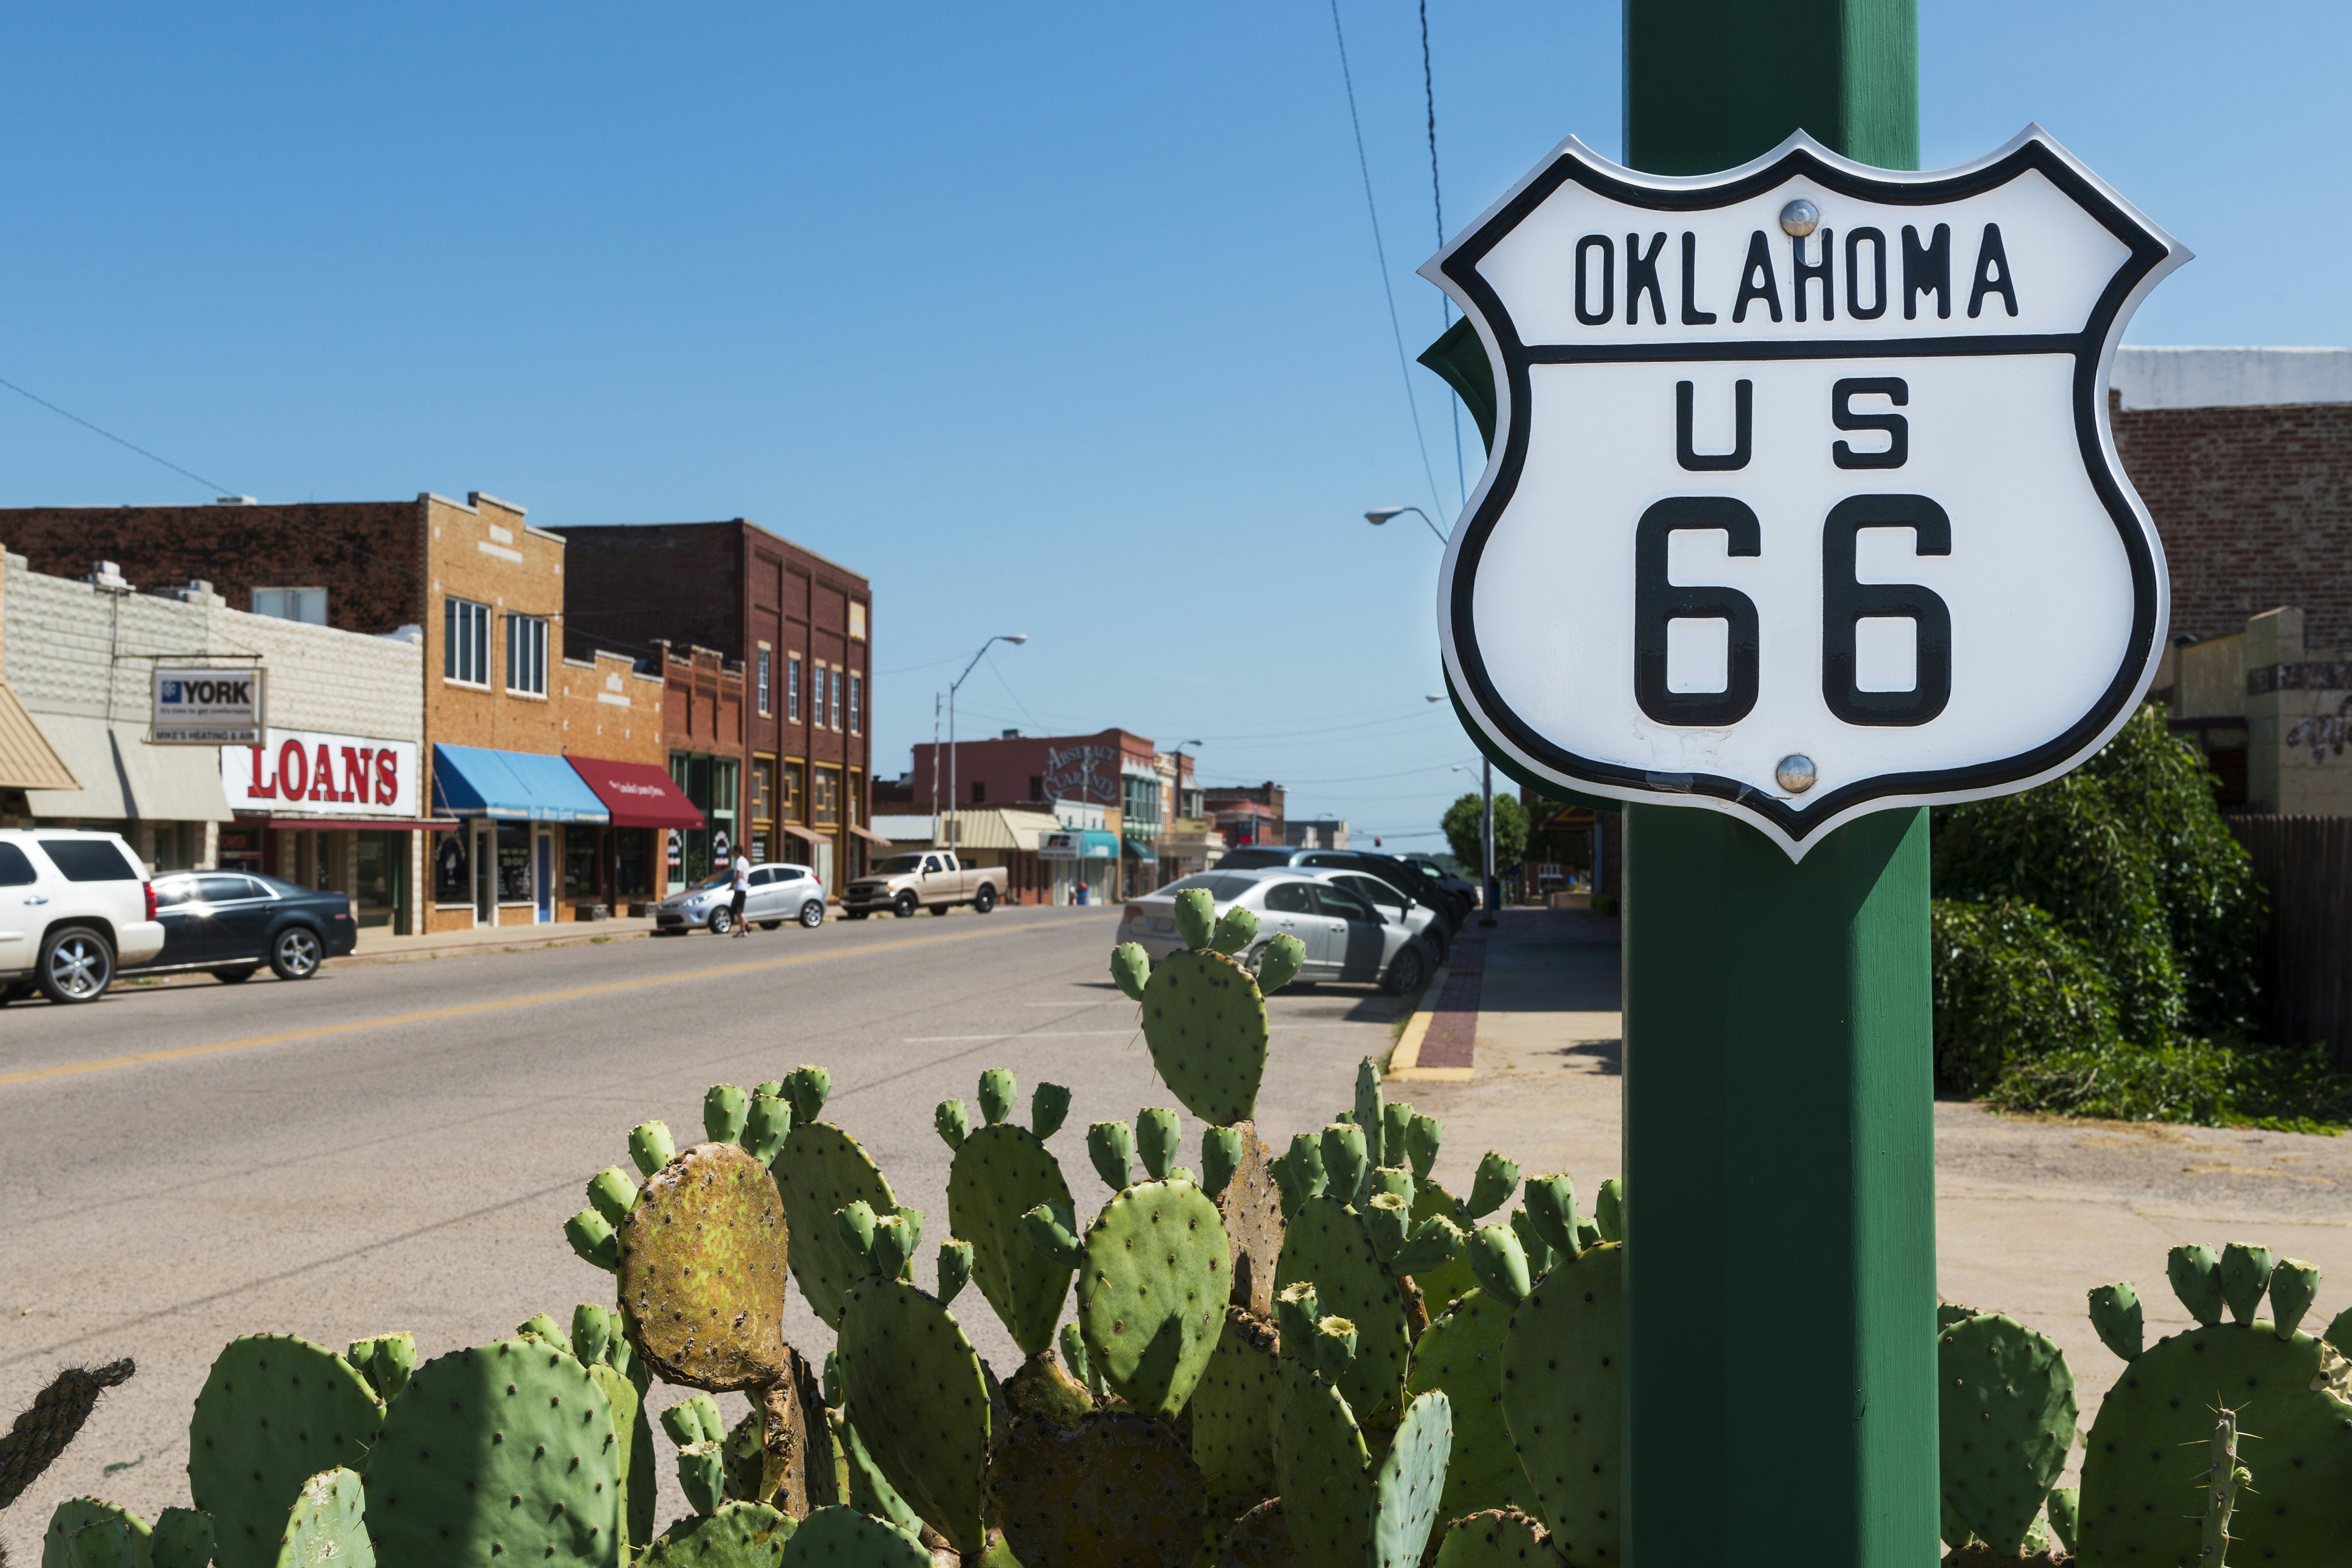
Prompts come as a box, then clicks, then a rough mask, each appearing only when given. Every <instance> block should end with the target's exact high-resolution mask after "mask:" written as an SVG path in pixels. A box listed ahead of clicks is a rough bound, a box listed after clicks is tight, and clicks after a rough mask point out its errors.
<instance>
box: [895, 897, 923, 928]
mask: <svg viewBox="0 0 2352 1568" xmlns="http://www.w3.org/2000/svg"><path fill="white" fill-rule="evenodd" d="M919 908H921V906H920V905H919V904H917V903H916V902H915V895H914V893H913V892H912V891H908V892H904V893H901V894H899V895H898V897H897V898H895V899H893V900H890V912H891V913H892V914H894V915H896V916H898V918H899V919H900V920H902V921H910V920H913V919H914V918H915V911H916V910H918V909H919Z"/></svg>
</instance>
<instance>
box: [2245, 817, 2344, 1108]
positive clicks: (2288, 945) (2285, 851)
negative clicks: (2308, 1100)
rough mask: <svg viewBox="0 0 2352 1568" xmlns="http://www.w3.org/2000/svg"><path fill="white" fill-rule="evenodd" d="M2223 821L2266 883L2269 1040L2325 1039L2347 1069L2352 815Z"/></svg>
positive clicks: (2263, 973) (2262, 961)
mask: <svg viewBox="0 0 2352 1568" xmlns="http://www.w3.org/2000/svg"><path fill="white" fill-rule="evenodd" d="M2227 820H2228V822H2229V824H2230V828H2231V831H2232V832H2233V833H2235V834H2236V835H2237V836H2238V841H2239V842H2240V843H2242V844H2243V845H2244V846H2245V847H2246V852H2247V853H2248V854H2249V855H2251V856H2252V858H2253V862H2254V870H2255V873H2256V874H2257V875H2258V876H2260V877H2261V878H2262V879H2263V886H2264V887H2265V888H2267V889H2270V895H2271V920H2270V927H2269V930H2268V931H2265V932H2264V934H2263V945H2262V950H2261V956H2260V957H2259V959H2258V960H2257V963H2259V964H2260V965H2261V968H2260V972H2259V973H2260V974H2261V977H2262V983H2263V997H2264V1000H2265V1001H2266V1002H2267V1003H2268V1005H2269V1009H2270V1037H2271V1038H2272V1039H2273V1040H2276V1041H2278V1042H2280V1043H2281V1044H2291V1045H2308V1044H2312V1043H2315V1042H2318V1041H2323V1040H2324V1041H2326V1043H2327V1045H2328V1047H2330V1049H2331V1051H2332V1053H2333V1054H2334V1056H2335V1058H2336V1063H2337V1064H2338V1065H2339V1066H2343V1067H2352V817H2347V816H2231V817H2229V818H2228V819H2227Z"/></svg>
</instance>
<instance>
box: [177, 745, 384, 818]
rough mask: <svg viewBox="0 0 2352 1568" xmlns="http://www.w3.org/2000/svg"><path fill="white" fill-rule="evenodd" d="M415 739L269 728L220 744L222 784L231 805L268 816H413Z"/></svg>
mask: <svg viewBox="0 0 2352 1568" xmlns="http://www.w3.org/2000/svg"><path fill="white" fill-rule="evenodd" d="M416 782H417V780H416V742H414V741H378V740H372V739H369V738H368V737H366V736H362V735H334V734H327V733H323V732H320V731H314V730H272V731H268V736H267V738H266V739H265V740H264V742H263V743H262V744H260V745H258V746H224V747H222V748H221V787H222V789H223V790H225V791H226V793H227V795H228V803H229V805H230V807H231V808H232V809H234V810H237V811H255V812H268V813H269V814H270V815H271V816H322V817H325V816H415V815H416V801H417V795H416Z"/></svg>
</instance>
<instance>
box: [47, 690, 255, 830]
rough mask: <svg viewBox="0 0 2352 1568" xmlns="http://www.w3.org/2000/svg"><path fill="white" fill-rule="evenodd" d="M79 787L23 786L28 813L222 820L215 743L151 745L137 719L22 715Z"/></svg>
mask: <svg viewBox="0 0 2352 1568" xmlns="http://www.w3.org/2000/svg"><path fill="white" fill-rule="evenodd" d="M30 717H31V718H32V720H33V721H34V722H35V723H36V724H37V725H38V726H39V727H40V731H41V733H42V734H44V735H46V736H47V738H48V740H49V742H50V743H51V744H52V745H53V746H54V747H55V748H56V749H57V752H58V755H59V756H60V757H62V758H63V759H64V760H65V763H66V765H67V766H68V768H69V769H71V771H72V776H73V777H74V779H75V780H76V781H78V783H79V788H76V789H36V790H27V791H26V802H27V804H29V805H31V807H32V810H33V815H34V816H76V817H81V818H83V819H85V820H88V821H93V822H118V821H123V820H130V819H136V820H142V821H147V822H228V821H231V820H233V819H234V817H233V814H232V813H231V812H230V811H229V808H228V795H227V794H226V792H225V791H223V790H222V788H221V780H220V748H219V747H218V746H151V745H149V744H148V743H147V741H146V737H145V734H144V732H143V731H142V730H141V728H140V727H139V726H138V725H135V724H126V723H122V722H121V721H117V722H116V723H115V724H113V725H112V726H109V725H108V723H107V722H106V721H105V720H103V719H91V718H86V717H83V716H81V715H79V714H69V713H37V714H33V715H31V716H30Z"/></svg>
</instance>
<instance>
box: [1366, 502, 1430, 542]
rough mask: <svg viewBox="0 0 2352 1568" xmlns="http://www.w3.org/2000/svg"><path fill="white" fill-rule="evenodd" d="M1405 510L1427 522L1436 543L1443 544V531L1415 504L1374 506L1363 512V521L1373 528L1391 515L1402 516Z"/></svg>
mask: <svg viewBox="0 0 2352 1568" xmlns="http://www.w3.org/2000/svg"><path fill="white" fill-rule="evenodd" d="M1407 512H1411V513H1412V514H1413V516H1415V517H1417V518H1419V519H1421V521H1423V522H1426V523H1428V524H1429V531H1430V532H1432V533H1433V534H1435V535H1437V542H1438V543H1440V544H1443V543H1444V542H1445V531H1444V529H1442V528H1440V527H1438V526H1437V523H1436V521H1434V520H1433V519H1432V518H1431V517H1430V515H1429V514H1428V513H1427V512H1425V511H1423V510H1421V508H1419V507H1417V506H1376V507H1374V508H1372V510H1370V511H1368V512H1366V513H1365V514H1364V521H1366V522H1369V523H1370V524H1371V525H1372V526H1373V527H1374V528H1378V527H1380V525H1381V524H1382V523H1384V522H1386V521H1388V520H1389V519H1391V518H1392V517H1402V516H1403V515H1404V514H1405V513H1407Z"/></svg>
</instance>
